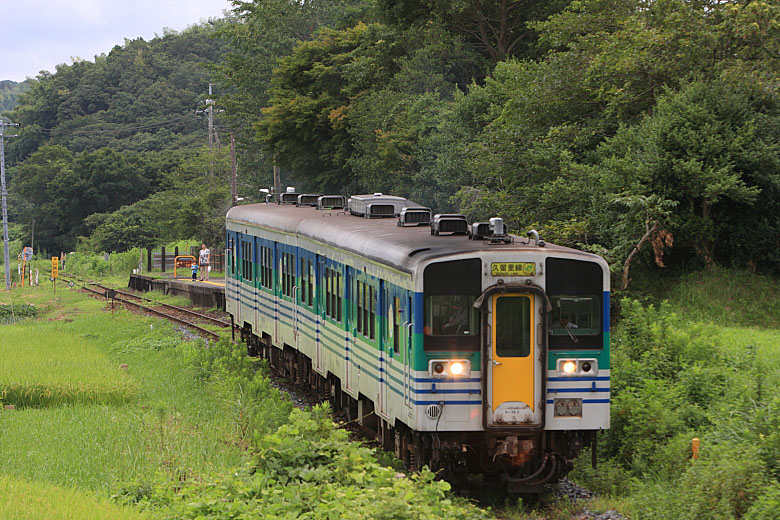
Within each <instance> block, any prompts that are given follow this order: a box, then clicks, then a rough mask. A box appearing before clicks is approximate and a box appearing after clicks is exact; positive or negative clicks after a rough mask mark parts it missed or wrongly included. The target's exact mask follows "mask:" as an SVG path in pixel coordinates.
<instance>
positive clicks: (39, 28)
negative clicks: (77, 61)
mask: <svg viewBox="0 0 780 520" xmlns="http://www.w3.org/2000/svg"><path fill="white" fill-rule="evenodd" d="M230 7H231V4H230V1H229V0H0V80H6V79H10V80H13V81H24V80H25V79H26V78H28V77H29V78H34V77H35V76H37V75H38V73H39V72H40V71H42V70H48V71H51V72H54V68H55V66H56V65H58V64H60V63H66V64H70V63H72V61H73V60H72V59H71V58H74V57H78V58H81V59H85V60H88V61H94V60H95V56H96V55H100V54H103V53H105V54H108V53H109V52H110V51H111V49H112V48H113V47H114V46H115V45H122V44H123V43H124V41H125V38H127V39H131V40H132V39H135V38H138V37H142V38H144V39H145V40H150V39H152V38H154V36H155V34H158V35H162V34H163V29H164V28H168V29H173V30H175V31H181V30H183V29H185V28H186V27H188V26H190V25H192V24H196V23H199V22H201V21H205V20H207V19H209V18H220V17H222V13H223V11H224V10H227V9H230Z"/></svg>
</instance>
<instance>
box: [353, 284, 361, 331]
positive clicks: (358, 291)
mask: <svg viewBox="0 0 780 520" xmlns="http://www.w3.org/2000/svg"><path fill="white" fill-rule="evenodd" d="M361 285H363V284H362V283H361V282H360V281H359V280H358V281H356V282H355V288H356V290H355V295H354V296H353V300H354V301H355V308H356V309H357V320H356V321H357V331H358V332H359V333H361V334H362V333H363V298H362V296H361V295H362V292H361V289H360V286H361Z"/></svg>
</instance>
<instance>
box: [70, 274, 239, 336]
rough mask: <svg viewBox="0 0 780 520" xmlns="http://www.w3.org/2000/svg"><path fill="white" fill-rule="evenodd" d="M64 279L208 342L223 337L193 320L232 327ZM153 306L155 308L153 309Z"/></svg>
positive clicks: (134, 296) (78, 281)
mask: <svg viewBox="0 0 780 520" xmlns="http://www.w3.org/2000/svg"><path fill="white" fill-rule="evenodd" d="M62 279H63V280H67V281H70V282H73V283H74V284H75V285H78V286H79V287H81V289H83V290H85V291H87V292H89V293H92V294H94V295H96V296H101V297H104V298H106V299H107V300H111V301H115V302H119V303H120V304H122V305H126V306H128V307H130V308H133V309H138V310H142V311H144V312H147V313H149V314H152V315H154V316H158V317H161V318H165V319H167V320H170V321H173V322H175V323H178V324H180V325H183V326H185V327H187V328H189V329H191V330H193V331H195V332H196V333H197V334H198V335H200V336H202V337H204V338H206V339H208V340H213V341H218V340H219V339H220V338H221V337H222V336H221V335H220V334H219V333H217V332H214V331H211V330H208V329H205V328H203V327H201V326H200V325H198V324H197V323H194V322H193V321H191V320H198V321H200V322H201V323H202V322H207V323H211V324H215V325H219V326H220V327H225V328H228V329H229V328H230V327H231V324H230V323H229V322H227V321H224V320H221V319H219V318H215V317H213V316H209V315H207V314H203V313H200V312H195V311H193V310H190V309H186V308H184V307H178V306H176V305H170V304H168V303H160V302H156V301H154V300H151V299H149V298H144V297H143V296H138V295H137V294H131V293H128V292H125V291H120V290H118V289H114V288H113V287H106V286H104V285H101V284H99V283H97V282H91V281H87V280H82V279H79V278H74V277H70V278H67V277H62ZM151 305H153V306H154V307H152V306H151ZM161 309H164V310H161ZM187 318H189V319H187Z"/></svg>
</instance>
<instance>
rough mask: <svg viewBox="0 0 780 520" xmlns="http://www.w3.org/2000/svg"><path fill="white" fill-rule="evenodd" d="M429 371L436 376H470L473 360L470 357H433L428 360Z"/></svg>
mask: <svg viewBox="0 0 780 520" xmlns="http://www.w3.org/2000/svg"><path fill="white" fill-rule="evenodd" d="M428 373H429V374H430V375H431V376H433V377H436V378H446V377H468V375H469V374H470V373H471V362H470V361H469V360H468V359H433V360H431V361H429V362H428Z"/></svg>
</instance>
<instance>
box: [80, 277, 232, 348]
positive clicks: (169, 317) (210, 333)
mask: <svg viewBox="0 0 780 520" xmlns="http://www.w3.org/2000/svg"><path fill="white" fill-rule="evenodd" d="M78 285H79V286H80V287H81V288H82V289H84V290H85V291H87V292H90V293H93V294H96V295H98V296H101V297H104V298H105V297H106V293H105V291H98V290H96V289H92V288H91V287H88V286H86V285H84V284H81V283H79V284H78ZM94 285H96V286H98V287H103V286H101V285H98V284H94ZM103 288H104V289H107V290H112V291H113V290H114V289H109V288H105V287H103ZM130 296H134V295H130ZM142 299H145V298H142ZM112 301H117V302H119V303H122V304H125V305H130V306H132V307H135V308H138V309H142V310H144V311H146V312H148V313H150V314H154V315H156V316H160V317H162V318H165V319H167V320H170V321H173V322H176V323H179V324H180V325H184V326H185V327H189V328H191V329H194V330H196V331H197V332H199V333H200V334H201V335H203V336H206V337H207V338H208V339H212V340H214V341H219V340H220V339H222V336H220V335H219V334H218V333H216V332H214V331H211V330H208V329H204V328H203V327H201V326H200V325H196V324H195V323H192V322H189V321H187V320H185V319H182V318H179V317H178V316H173V315H172V314H166V313H164V312H162V311H159V310H157V309H153V308H151V307H147V306H146V305H142V304H140V303H137V302H134V301H131V300H125V299H123V298H116V297H115V298H112ZM154 303H157V302H154ZM170 307H174V308H175V306H170ZM195 314H198V313H195Z"/></svg>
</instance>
